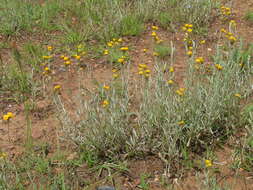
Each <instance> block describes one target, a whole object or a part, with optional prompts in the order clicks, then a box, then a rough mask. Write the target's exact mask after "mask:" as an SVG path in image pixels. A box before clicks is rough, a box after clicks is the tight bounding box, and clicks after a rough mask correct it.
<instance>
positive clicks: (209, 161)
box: [205, 160, 213, 168]
mask: <svg viewBox="0 0 253 190" xmlns="http://www.w3.org/2000/svg"><path fill="white" fill-rule="evenodd" d="M205 165H206V167H207V168H208V167H211V166H212V165H213V164H212V161H211V160H205Z"/></svg>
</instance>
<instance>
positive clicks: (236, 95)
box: [234, 93, 242, 98]
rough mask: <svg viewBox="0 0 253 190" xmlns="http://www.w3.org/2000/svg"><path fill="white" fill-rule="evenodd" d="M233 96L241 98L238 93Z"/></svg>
mask: <svg viewBox="0 0 253 190" xmlns="http://www.w3.org/2000/svg"><path fill="white" fill-rule="evenodd" d="M234 96H235V97H237V98H241V97H242V95H241V94H239V93H236V94H234Z"/></svg>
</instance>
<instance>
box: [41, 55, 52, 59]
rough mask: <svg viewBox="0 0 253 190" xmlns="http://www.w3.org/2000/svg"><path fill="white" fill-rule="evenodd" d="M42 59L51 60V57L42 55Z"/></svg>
mask: <svg viewBox="0 0 253 190" xmlns="http://www.w3.org/2000/svg"><path fill="white" fill-rule="evenodd" d="M42 58H43V59H50V58H52V56H51V55H43V56H42Z"/></svg>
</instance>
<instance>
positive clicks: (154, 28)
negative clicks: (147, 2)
mask: <svg viewBox="0 0 253 190" xmlns="http://www.w3.org/2000/svg"><path fill="white" fill-rule="evenodd" d="M151 28H152V30H158V29H159V28H158V26H152V27H151Z"/></svg>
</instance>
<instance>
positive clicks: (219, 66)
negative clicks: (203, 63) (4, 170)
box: [215, 64, 223, 70]
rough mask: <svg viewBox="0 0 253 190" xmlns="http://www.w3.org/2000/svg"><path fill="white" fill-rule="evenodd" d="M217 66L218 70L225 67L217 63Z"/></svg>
mask: <svg viewBox="0 0 253 190" xmlns="http://www.w3.org/2000/svg"><path fill="white" fill-rule="evenodd" d="M215 67H216V69H218V70H222V69H223V67H222V66H221V65H220V64H215Z"/></svg>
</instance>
